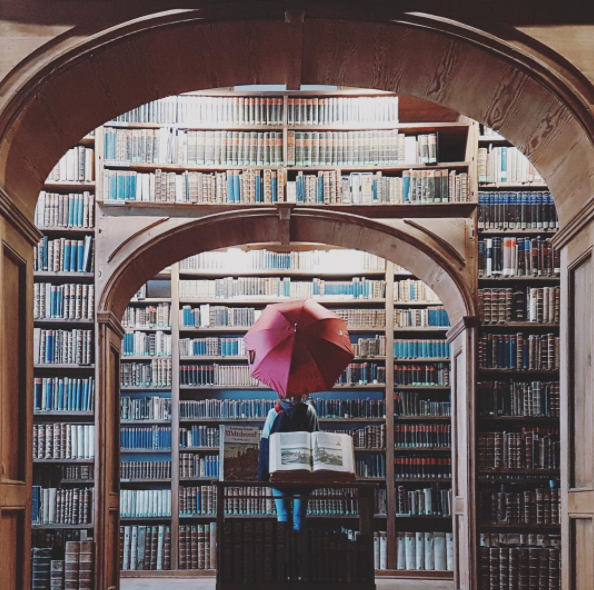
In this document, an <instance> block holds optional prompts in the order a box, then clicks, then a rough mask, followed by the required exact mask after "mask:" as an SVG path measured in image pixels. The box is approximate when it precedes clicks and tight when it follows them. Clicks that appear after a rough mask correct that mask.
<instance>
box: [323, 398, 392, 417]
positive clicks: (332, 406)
mask: <svg viewBox="0 0 594 590" xmlns="http://www.w3.org/2000/svg"><path fill="white" fill-rule="evenodd" d="M313 404H314V407H315V409H316V413H317V415H318V417H319V418H385V417H386V402H385V400H383V399H371V398H366V399H344V398H338V399H329V398H327V397H318V398H315V399H314V400H313Z"/></svg>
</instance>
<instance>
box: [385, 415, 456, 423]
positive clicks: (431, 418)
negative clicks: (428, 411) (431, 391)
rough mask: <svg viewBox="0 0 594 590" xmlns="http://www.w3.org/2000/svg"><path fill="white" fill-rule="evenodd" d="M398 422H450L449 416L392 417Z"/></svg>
mask: <svg viewBox="0 0 594 590" xmlns="http://www.w3.org/2000/svg"><path fill="white" fill-rule="evenodd" d="M394 420H397V421H399V422H401V421H406V422H451V421H452V417H451V416H394Z"/></svg>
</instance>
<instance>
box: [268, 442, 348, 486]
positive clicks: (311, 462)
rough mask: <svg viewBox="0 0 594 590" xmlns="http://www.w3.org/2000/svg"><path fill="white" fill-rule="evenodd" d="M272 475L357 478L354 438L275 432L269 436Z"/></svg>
mask: <svg viewBox="0 0 594 590" xmlns="http://www.w3.org/2000/svg"><path fill="white" fill-rule="evenodd" d="M270 474H271V476H272V479H273V481H274V480H275V479H276V480H282V479H299V478H304V479H305V480H308V479H311V478H312V476H315V477H316V479H318V478H319V479H328V480H354V479H355V451H354V447H353V438H352V437H351V436H349V435H348V434H334V433H332V432H312V433H309V432H275V433H274V434H273V435H272V436H271V437H270Z"/></svg>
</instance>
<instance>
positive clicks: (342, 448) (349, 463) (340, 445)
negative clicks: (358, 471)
mask: <svg viewBox="0 0 594 590" xmlns="http://www.w3.org/2000/svg"><path fill="white" fill-rule="evenodd" d="M311 439H312V447H313V470H314V471H319V470H322V469H324V470H328V471H341V472H344V473H354V472H355V451H354V447H353V437H352V436H350V435H348V434H335V433H332V432H314V433H313V434H312V435H311Z"/></svg>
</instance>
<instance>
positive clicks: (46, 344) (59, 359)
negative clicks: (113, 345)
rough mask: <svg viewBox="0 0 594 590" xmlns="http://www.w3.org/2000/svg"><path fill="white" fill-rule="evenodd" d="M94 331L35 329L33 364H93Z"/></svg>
mask: <svg viewBox="0 0 594 590" xmlns="http://www.w3.org/2000/svg"><path fill="white" fill-rule="evenodd" d="M94 350H95V347H94V342H93V330H78V329H74V330H45V329H42V328H34V329H33V362H34V363H35V364H36V365H52V364H76V365H89V364H91V363H92V362H93V356H94V355H93V352H94Z"/></svg>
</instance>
